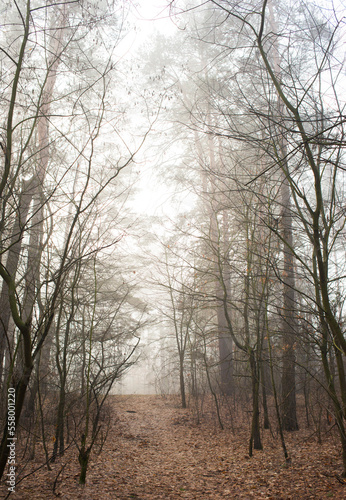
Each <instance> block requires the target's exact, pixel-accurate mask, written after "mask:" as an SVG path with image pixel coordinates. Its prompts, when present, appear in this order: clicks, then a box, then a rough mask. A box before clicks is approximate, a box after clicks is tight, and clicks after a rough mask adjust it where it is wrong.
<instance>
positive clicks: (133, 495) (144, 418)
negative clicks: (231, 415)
mask: <svg viewBox="0 0 346 500" xmlns="http://www.w3.org/2000/svg"><path fill="white" fill-rule="evenodd" d="M178 405H179V400H178V399H177V398H172V397H171V398H163V397H160V396H114V397H112V398H111V411H112V425H111V428H110V432H109V435H108V439H107V441H106V444H105V445H104V448H103V451H102V453H101V454H100V455H96V454H95V453H94V454H93V455H92V458H91V463H90V468H89V471H88V475H87V484H86V486H84V487H81V486H79V485H78V484H77V481H78V472H79V467H78V460H77V455H76V450H74V451H73V452H71V453H70V454H69V453H67V454H66V455H65V456H64V457H63V458H62V459H61V460H60V461H59V462H58V463H55V464H53V470H52V471H48V470H47V469H41V470H40V471H39V472H37V473H35V475H33V476H30V477H29V478H27V479H26V480H24V481H23V482H22V483H21V484H20V485H18V486H17V491H16V493H15V495H13V496H12V495H11V498H18V499H25V500H26V499H27V500H29V499H32V500H34V499H35V500H38V499H45V500H47V499H50V498H52V499H53V498H63V499H66V500H76V499H85V500H100V499H102V500H108V499H112V500H117V499H119V500H125V499H126V500H127V499H141V500H146V499H153V500H155V499H164V498H165V499H184V498H185V499H196V500H197V499H198V500H199V499H201V500H203V499H213V500H218V499H232V500H233V499H238V498H239V499H246V498H255V499H260V498H267V499H293V500H296V499H297V500H298V499H299V500H300V499H327V498H334V499H342V498H345V493H346V487H345V486H344V485H342V484H341V482H340V480H339V479H338V477H337V475H336V474H337V473H338V472H339V467H340V461H339V450H338V447H337V444H335V445H334V444H333V443H331V442H329V443H325V444H323V445H322V446H320V445H317V444H316V440H309V441H307V440H306V439H305V438H303V437H302V436H301V437H300V439H299V440H297V434H296V435H295V436H294V435H292V438H291V439H292V441H291V442H289V443H288V446H289V449H290V450H291V453H292V465H291V466H290V467H288V468H287V467H285V464H284V460H283V457H282V452H281V450H280V448H279V446H278V442H277V441H276V439H275V436H274V438H273V437H272V438H270V437H269V431H268V435H267V436H265V437H264V444H265V451H264V452H255V455H254V456H253V457H252V458H251V459H250V458H249V457H248V455H247V434H246V433H244V434H241V433H240V432H241V431H239V432H238V431H236V432H235V433H232V432H231V430H230V429H225V430H224V431H222V430H220V429H219V428H217V426H216V420H214V419H206V421H204V422H203V423H202V424H200V425H197V423H196V419H195V417H194V415H193V413H192V412H191V411H190V410H183V409H181V408H179V406H178ZM214 422H215V423H214ZM234 427H235V429H236V428H237V426H236V423H235V426H234ZM294 440H295V441H297V442H295V441H294ZM64 463H66V466H65V467H64V469H63V471H62V472H61V473H60V474H59V477H58V480H56V477H57V474H58V473H59V471H61V468H62V465H63V464H64ZM54 482H55V493H54V494H53V486H54ZM3 491H4V490H3V489H2V492H3Z"/></svg>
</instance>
